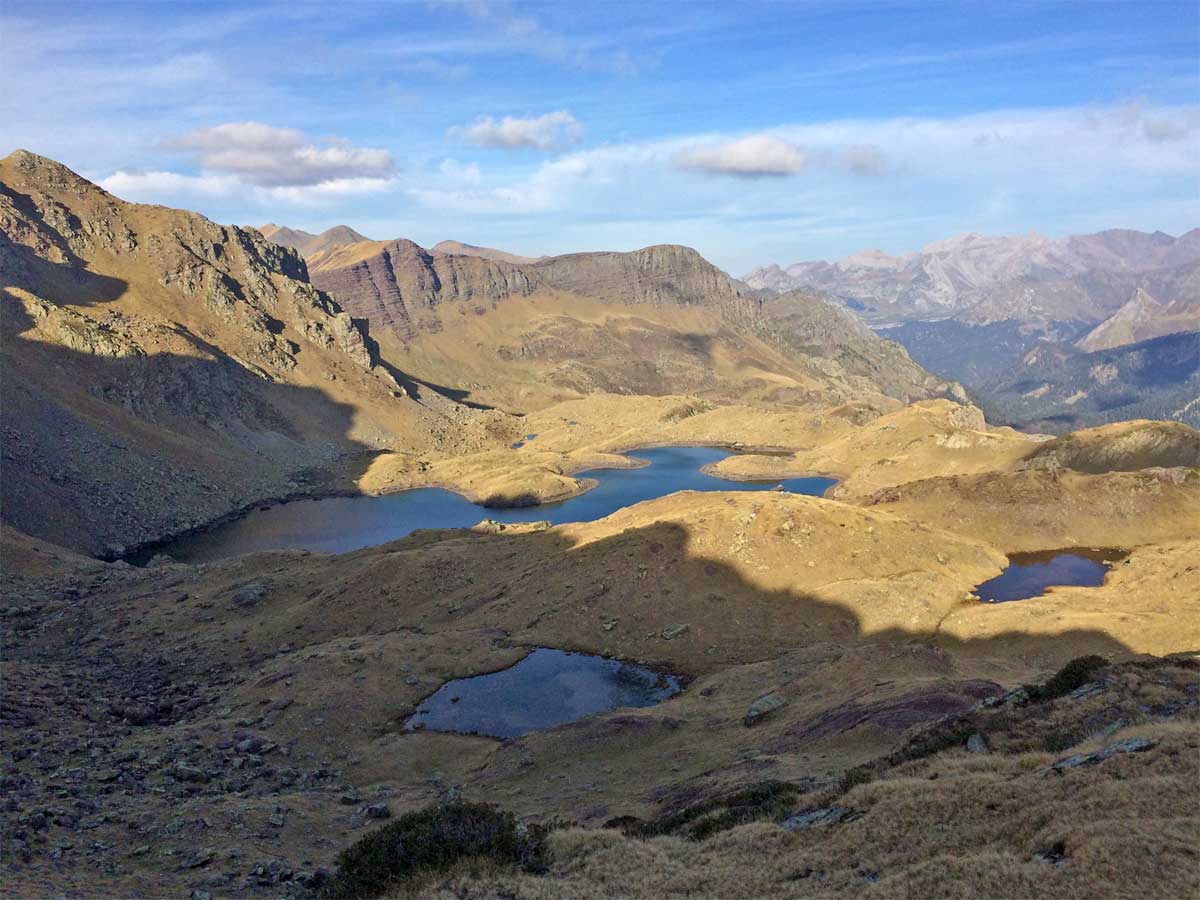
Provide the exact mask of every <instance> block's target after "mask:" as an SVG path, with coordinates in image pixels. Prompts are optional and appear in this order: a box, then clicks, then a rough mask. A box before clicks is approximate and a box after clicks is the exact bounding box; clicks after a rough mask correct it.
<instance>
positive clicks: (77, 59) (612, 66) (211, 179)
mask: <svg viewBox="0 0 1200 900" xmlns="http://www.w3.org/2000/svg"><path fill="white" fill-rule="evenodd" d="M1198 35H1200V12H1198V5H1197V4H1196V3H1195V0H1188V2H1181V3H1175V2H1145V0H1143V2H1137V3H1123V2H1104V0H1093V2H1086V3H1068V2H1019V0H1017V2H1010V0H1006V2H999V3H997V2H979V3H976V2H957V3H956V2H940V3H904V2H887V0H880V2H873V3H853V2H836V0H813V2H790V3H784V2H766V3H754V2H749V3H737V4H732V3H721V4H715V3H702V2H668V3H650V2H644V0H643V2H624V0H611V2H598V3H590V4H587V3H583V2H572V3H567V2H561V3H509V2H500V0H463V2H459V0H435V2H411V3H383V2H358V3H353V2H351V3H338V4H331V3H319V4H309V3H305V2H299V0H296V2H286V3H269V2H268V3H259V4H241V3H239V4H224V5H223V4H220V3H187V2H159V3H136V2H120V3H105V2H93V3H89V4H86V5H85V4H82V3H77V2H76V3H54V2H46V0H41V2H36V3H27V2H24V0H5V2H4V3H3V5H2V6H0V74H2V75H3V83H4V85H5V91H4V93H3V95H2V96H0V152H7V151H8V150H11V149H14V148H16V147H25V148H27V149H30V150H33V151H35V152H39V153H43V154H45V155H48V156H52V157H54V158H56V159H59V160H61V161H63V162H65V163H66V164H68V165H69V166H71V167H72V168H74V169H75V170H77V171H79V172H80V173H81V174H83V175H85V176H87V177H89V178H92V179H94V180H97V181H100V182H101V183H103V184H104V185H105V186H107V187H108V188H109V189H110V190H112V191H113V192H114V193H117V194H118V195H119V196H122V197H125V198H126V199H131V200H139V201H146V202H156V203H165V204H169V205H174V206H183V207H188V208H192V209H197V210H199V211H200V212H203V213H205V214H206V215H208V216H210V217H212V218H214V219H217V220H218V221H222V222H236V223H239V224H260V223H262V222H266V221H268V220H270V221H276V222H280V223H284V224H288V225H291V226H293V227H300V228H305V229H307V230H313V231H317V230H322V229H324V228H326V227H329V226H331V225H335V224H341V223H345V224H349V225H351V226H353V227H354V228H356V229H358V230H359V231H362V232H363V233H365V234H367V235H369V236H371V237H376V238H390V237H401V236H403V237H409V238H411V239H413V240H416V241H417V242H418V243H421V244H424V245H426V246H428V245H431V244H433V243H436V242H437V241H438V240H441V239H443V238H455V239H458V240H463V241H467V242H470V243H478V244H488V245H492V246H500V247H503V248H505V249H508V250H512V251H515V252H521V253H528V254H541V253H562V252H570V251H575V250H588V249H618V250H623V249H632V248H634V247H638V246H644V245H647V244H653V243H683V244H689V245H691V246H694V247H696V248H697V249H698V250H700V251H701V252H702V253H704V254H705V255H706V256H707V257H708V258H710V259H711V260H713V261H714V262H716V263H717V264H718V265H721V266H722V267H724V268H726V269H728V270H730V271H732V272H734V273H737V274H741V273H743V272H745V271H746V270H747V269H749V268H751V267H752V266H755V265H758V264H761V263H767V262H780V263H787V262H793V261H796V260H800V259H814V258H834V257H838V256H842V255H846V254H849V253H852V252H855V251H857V250H860V249H864V248H874V247H879V248H882V249H884V250H886V251H888V252H892V253H899V252H907V251H911V250H914V249H917V248H919V247H920V246H922V245H924V244H926V243H929V242H931V241H934V240H937V239H939V238H943V237H947V236H949V235H951V234H956V233H959V232H963V231H979V232H985V233H1018V232H1026V231H1030V230H1038V231H1041V232H1043V233H1046V234H1049V235H1052V236H1058V235H1062V234H1068V233H1078V232H1085V231H1093V230H1098V229H1101V228H1106V227H1132V228H1141V229H1146V230H1153V229H1156V228H1158V229H1162V230H1165V231H1169V232H1172V233H1179V232H1182V231H1184V230H1187V229H1188V228H1191V227H1194V226H1196V225H1198V224H1200V215H1198V212H1200V202H1198V201H1200V181H1198V177H1197V176H1198V168H1197V167H1198V163H1197V160H1198V159H1200V75H1198V71H1200V37H1198Z"/></svg>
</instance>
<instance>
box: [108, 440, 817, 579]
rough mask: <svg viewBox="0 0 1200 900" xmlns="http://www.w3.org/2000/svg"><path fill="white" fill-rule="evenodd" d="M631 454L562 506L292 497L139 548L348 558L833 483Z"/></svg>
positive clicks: (439, 494)
mask: <svg viewBox="0 0 1200 900" xmlns="http://www.w3.org/2000/svg"><path fill="white" fill-rule="evenodd" d="M627 455H628V456H629V457H631V458H633V459H638V460H644V461H646V462H647V463H648V465H645V466H642V467H640V468H636V469H595V470H592V471H590V472H581V473H577V474H578V475H580V476H587V477H590V478H593V479H595V480H596V481H597V482H598V483H597V485H596V486H595V487H594V488H592V489H591V490H589V491H586V492H585V493H583V494H580V495H578V496H576V497H571V498H570V499H568V500H563V501H561V502H559V503H547V504H543V505H541V506H524V507H519V508H512V509H498V508H490V507H484V506H480V505H478V504H475V503H472V502H471V501H470V500H467V499H466V498H464V497H462V496H460V495H458V494H456V493H454V492H453V491H447V490H443V489H441V488H416V489H414V490H409V491H401V492H399V493H394V494H385V495H383V496H380V497H370V496H357V497H326V498H323V499H319V500H294V501H292V502H290V503H281V504H278V505H276V506H271V507H266V508H261V509H255V510H252V511H251V512H248V513H246V514H245V515H243V516H241V517H239V518H237V519H234V520H231V521H229V522H225V523H223V524H221V525H217V526H214V527H213V528H210V529H206V530H204V531H200V532H196V533H194V534H190V535H185V536H184V537H181V538H179V539H177V540H175V541H172V542H169V543H167V544H164V545H160V546H158V547H155V548H153V550H148V551H143V552H142V553H139V554H138V555H137V557H133V558H131V561H141V560H139V559H138V557H148V556H149V555H151V554H152V553H165V554H167V555H168V556H171V557H173V558H174V559H177V560H179V561H181V562H208V561H211V560H214V559H223V558H225V557H228V556H236V555H238V554H242V553H253V552H256V551H260V550H283V549H301V550H312V551H316V552H322V553H346V552H348V551H350V550H357V549H359V548H361V547H370V546H373V545H375V544H385V543H387V542H388V541H394V540H396V539H398V538H402V537H404V536H405V535H407V534H409V533H411V532H412V531H415V530H416V529H418V528H469V527H470V526H472V525H475V524H477V523H478V522H479V521H480V520H482V519H494V520H496V521H498V522H505V523H513V522H537V521H542V520H546V521H549V522H552V523H553V524H555V525H558V524H561V523H563V522H589V521H592V520H593V519H600V518H603V517H604V516H607V515H610V514H612V513H614V512H616V511H617V510H619V509H622V508H623V507H626V506H631V505H632V504H634V503H640V502H642V501H643V500H653V499H655V498H656V497H662V496H665V495H667V494H673V493H675V492H676V491H766V490H772V489H774V488H775V487H776V486H777V485H782V486H783V488H784V490H786V491H790V492H791V493H795V494H810V495H813V496H821V495H822V494H824V493H825V491H827V490H828V489H829V488H830V487H831V486H832V485H834V484H836V480H835V479H833V478H819V477H812V478H787V479H784V480H782V481H764V482H756V481H729V480H726V479H724V478H716V477H714V476H712V475H707V474H705V473H704V472H701V471H700V469H701V468H702V467H703V466H706V465H709V464H710V463H715V462H718V461H720V460H722V459H724V458H725V457H727V456H729V455H730V451H728V450H719V449H715V448H712V447H656V448H653V449H649V450H636V451H633V452H631V453H629V454H627Z"/></svg>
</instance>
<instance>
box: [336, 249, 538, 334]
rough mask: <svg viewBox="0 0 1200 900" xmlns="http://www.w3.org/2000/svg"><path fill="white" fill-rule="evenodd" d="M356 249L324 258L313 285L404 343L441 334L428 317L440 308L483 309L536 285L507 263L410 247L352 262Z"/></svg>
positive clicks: (381, 250)
mask: <svg viewBox="0 0 1200 900" xmlns="http://www.w3.org/2000/svg"><path fill="white" fill-rule="evenodd" d="M361 246H362V245H358V246H350V247H348V248H346V251H347V252H346V253H344V254H338V253H334V254H331V255H329V256H327V257H324V258H323V259H322V260H321V261H320V262H319V263H318V264H317V265H316V266H314V270H313V283H314V284H316V285H317V286H318V287H320V288H321V289H322V290H326V291H329V292H330V293H332V294H334V295H335V296H337V297H338V298H339V300H341V302H342V303H343V305H344V306H345V307H346V308H347V309H348V310H350V311H351V312H352V313H353V314H354V315H355V316H363V317H366V318H369V319H370V320H371V323H372V325H374V326H376V327H380V328H385V329H388V330H390V331H391V332H393V333H394V334H396V335H397V336H399V337H400V338H402V339H404V340H409V339H411V338H413V337H414V336H415V335H416V334H417V333H418V332H419V331H421V330H426V331H430V330H433V331H436V330H438V329H439V328H440V325H439V323H438V319H437V317H436V316H435V315H433V314H432V311H433V308H434V307H436V306H437V305H438V304H440V303H449V302H467V303H471V304H472V305H474V306H479V305H481V304H482V305H488V304H490V303H492V302H494V301H496V300H499V299H501V298H503V297H510V296H526V295H528V294H530V293H532V292H533V290H534V288H535V287H536V284H537V281H536V278H535V277H534V276H533V275H532V274H531V273H530V272H528V271H526V270H525V269H524V268H522V267H519V266H516V265H513V264H511V263H507V262H503V261H498V260H489V259H484V258H481V257H474V256H446V255H443V254H440V253H439V254H433V253H430V252H429V251H427V250H425V249H423V248H421V247H418V246H417V245H416V244H414V243H413V242H412V241H406V240H396V241H388V242H386V243H383V244H382V245H379V246H378V250H377V252H374V253H372V254H370V255H366V256H365V257H364V258H355V257H356V256H360V255H361V251H360V247H361ZM371 249H375V245H371ZM352 254H353V255H352Z"/></svg>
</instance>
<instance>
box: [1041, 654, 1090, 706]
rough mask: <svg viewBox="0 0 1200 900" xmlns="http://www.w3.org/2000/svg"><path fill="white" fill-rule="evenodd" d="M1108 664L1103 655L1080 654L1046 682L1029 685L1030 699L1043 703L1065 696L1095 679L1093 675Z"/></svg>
mask: <svg viewBox="0 0 1200 900" xmlns="http://www.w3.org/2000/svg"><path fill="white" fill-rule="evenodd" d="M1107 665H1108V660H1107V659H1105V658H1104V657H1103V656H1094V655H1093V656H1080V657H1078V658H1077V659H1073V660H1071V661H1070V662H1069V663H1067V664H1066V665H1065V666H1063V667H1062V668H1061V669H1059V670H1058V671H1057V672H1055V673H1054V675H1053V676H1052V677H1051V678H1050V680H1049V681H1047V682H1046V683H1045V684H1043V685H1040V686H1039V685H1027V686H1026V690H1027V691H1029V700H1030V702H1031V703H1043V702H1045V701H1047V700H1054V699H1055V698H1056V697H1064V696H1066V695H1067V694H1069V693H1071V691H1073V690H1075V689H1076V688H1081V687H1083V686H1084V685H1085V684H1087V683H1088V682H1089V681H1092V680H1094V679H1093V678H1092V676H1093V675H1094V674H1095V673H1096V672H1097V671H1098V670H1100V669H1103V668H1104V667H1105V666H1107Z"/></svg>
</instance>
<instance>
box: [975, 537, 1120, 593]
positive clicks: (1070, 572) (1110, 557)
mask: <svg viewBox="0 0 1200 900" xmlns="http://www.w3.org/2000/svg"><path fill="white" fill-rule="evenodd" d="M1123 556H1125V553H1124V552H1123V551H1121V550H1080V549H1076V550H1052V551H1046V552H1039V553H1014V554H1013V555H1012V556H1010V557H1009V558H1008V566H1007V567H1006V568H1005V569H1004V571H1003V572H1001V573H1000V574H999V575H997V576H996V577H995V578H992V579H990V580H988V581H985V582H983V584H981V585H979V587H977V588H975V594H976V595H977V596H978V597H979V599H980V600H982V601H984V602H985V603H1002V602H1005V601H1008V600H1027V599H1028V598H1030V597H1040V596H1041V595H1042V594H1044V593H1045V592H1046V589H1047V588H1051V587H1055V586H1067V585H1073V586H1077V587H1099V586H1100V585H1102V584H1104V576H1105V575H1107V574H1108V570H1109V564H1110V563H1111V562H1113V561H1115V560H1117V559H1120V558H1121V557H1123Z"/></svg>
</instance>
